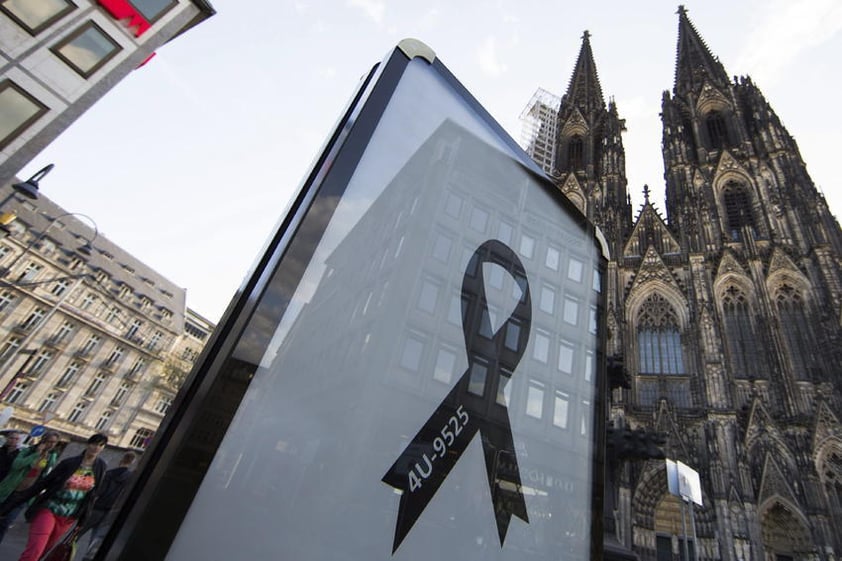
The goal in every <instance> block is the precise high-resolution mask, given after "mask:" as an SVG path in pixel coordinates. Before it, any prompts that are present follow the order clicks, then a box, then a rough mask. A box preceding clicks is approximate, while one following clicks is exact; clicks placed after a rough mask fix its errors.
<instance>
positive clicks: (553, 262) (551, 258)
mask: <svg viewBox="0 0 842 561" xmlns="http://www.w3.org/2000/svg"><path fill="white" fill-rule="evenodd" d="M560 261H561V252H559V250H557V249H556V248H554V247H552V246H550V247H547V255H546V257H545V258H544V265H546V266H547V268H548V269H552V270H553V271H558V264H559V262H560Z"/></svg>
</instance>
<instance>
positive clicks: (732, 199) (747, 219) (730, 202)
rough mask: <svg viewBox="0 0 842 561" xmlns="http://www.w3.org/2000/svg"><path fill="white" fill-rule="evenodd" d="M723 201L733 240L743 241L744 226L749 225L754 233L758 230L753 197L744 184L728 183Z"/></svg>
mask: <svg viewBox="0 0 842 561" xmlns="http://www.w3.org/2000/svg"><path fill="white" fill-rule="evenodd" d="M722 202H723V204H724V206H725V220H726V227H727V231H728V235H729V236H730V237H731V239H732V240H733V241H735V242H738V241H742V231H743V227H748V228H749V229H750V230H751V232H752V233H754V232H756V226H755V223H754V213H753V212H752V209H751V197H749V195H748V193H747V191H746V188H745V186H744V185H742V184H741V183H737V182H736V181H729V182H728V183H726V185H725V189H724V190H723V191H722Z"/></svg>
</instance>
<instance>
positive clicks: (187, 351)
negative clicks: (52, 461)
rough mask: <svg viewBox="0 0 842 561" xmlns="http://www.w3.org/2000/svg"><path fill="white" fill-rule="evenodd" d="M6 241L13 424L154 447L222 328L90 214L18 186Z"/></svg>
mask: <svg viewBox="0 0 842 561" xmlns="http://www.w3.org/2000/svg"><path fill="white" fill-rule="evenodd" d="M0 196H2V197H3V201H4V202H3V203H2V205H0V209H2V211H3V212H13V213H14V214H15V215H16V219H15V220H14V221H13V222H11V223H10V225H9V233H8V235H6V236H5V237H3V238H2V239H0V388H2V390H0V407H2V408H5V407H9V406H10V407H12V408H13V416H12V418H11V420H10V421H9V423H8V424H7V425H6V426H7V428H18V429H21V430H24V431H29V430H30V429H31V428H32V427H34V426H37V425H46V426H49V428H52V429H55V430H58V431H59V432H61V433H62V434H63V435H65V436H67V437H70V436H75V437H81V438H86V437H87V436H89V435H90V434H91V433H93V432H95V431H100V432H104V433H107V434H108V435H109V437H110V439H111V444H113V445H115V446H120V447H128V448H137V449H143V448H145V446H146V444H147V443H148V441H149V439H150V438H151V437H152V435H153V434H154V433H155V430H156V428H157V427H158V425H159V424H160V422H161V420H162V419H163V416H164V415H165V414H166V413H167V411H168V409H169V408H170V406H171V405H172V402H173V399H174V397H175V394H176V392H177V390H178V387H179V386H180V384H181V382H182V381H183V380H184V377H185V376H186V374H187V373H188V372H189V370H190V368H191V367H192V363H193V361H195V359H196V358H197V356H198V354H199V353H200V352H201V349H202V347H203V346H204V344H205V342H206V339H207V337H208V335H209V334H210V332H211V331H212V330H213V327H214V326H213V324H211V322H209V321H208V320H206V319H204V318H202V317H201V316H200V315H198V314H196V313H195V312H193V311H191V310H189V309H187V308H186V305H185V298H186V294H185V290H184V289H183V288H179V287H178V286H176V285H175V284H173V283H172V282H171V281H169V280H168V279H166V278H164V277H163V276H162V275H160V274H159V273H157V272H155V271H154V270H152V269H151V268H150V267H148V266H146V265H145V264H143V263H142V262H140V261H138V260H137V259H136V258H134V257H132V256H131V255H129V254H128V253H127V252H125V251H124V250H122V249H121V248H120V247H118V246H116V245H115V244H113V243H111V242H110V241H109V240H108V239H106V238H105V237H104V236H102V235H100V234H99V233H98V232H97V231H96V226H95V224H93V223H92V222H91V221H90V219H89V218H88V217H87V216H85V215H82V214H77V213H69V212H66V211H65V210H64V209H62V208H60V207H58V206H57V205H55V204H54V203H52V202H51V201H49V200H48V199H47V198H46V197H44V196H43V195H41V196H40V197H39V198H38V199H37V200H31V199H28V198H26V197H23V196H22V195H20V194H18V193H16V192H14V190H13V189H12V188H11V187H10V186H9V185H8V184H7V185H4V186H3V187H2V189H0Z"/></svg>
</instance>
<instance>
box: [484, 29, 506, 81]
mask: <svg viewBox="0 0 842 561" xmlns="http://www.w3.org/2000/svg"><path fill="white" fill-rule="evenodd" d="M477 59H478V60H479V67H480V69H482V71H483V72H485V73H486V74H487V75H489V76H492V77H495V78H496V77H498V76H501V75H503V74H504V73H505V72H506V71H507V70H508V67H507V66H506V65H505V64H504V63H503V61H501V60H500V57H499V56H498V54H497V40H496V38H494V37H491V36H490V37H486V39H485V42H484V43H483V44H482V45H481V46H480V47H479V48H478V49H477Z"/></svg>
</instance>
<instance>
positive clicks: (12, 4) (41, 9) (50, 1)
mask: <svg viewBox="0 0 842 561" xmlns="http://www.w3.org/2000/svg"><path fill="white" fill-rule="evenodd" d="M75 8H76V6H75V5H74V4H73V2H69V1H68V0H38V2H33V1H32V0H2V1H0V11H2V12H3V13H4V14H6V15H7V16H9V17H10V18H12V19H13V20H14V21H15V23H17V24H18V25H20V26H21V27H23V28H24V29H26V30H27V31H28V32H29V33H30V34H32V35H36V34H38V33H40V32H41V31H43V30H44V29H46V28H47V27H49V26H50V25H52V24H53V23H54V22H55V21H57V20H59V19H61V18H62V17H64V16H65V15H67V14H68V13H70V12H72V11H73V10H74V9H75Z"/></svg>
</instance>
